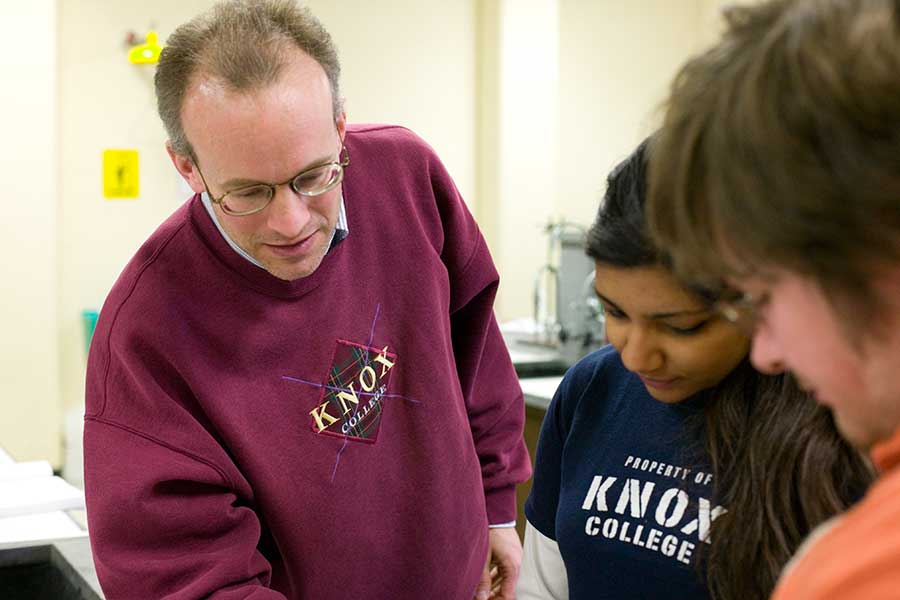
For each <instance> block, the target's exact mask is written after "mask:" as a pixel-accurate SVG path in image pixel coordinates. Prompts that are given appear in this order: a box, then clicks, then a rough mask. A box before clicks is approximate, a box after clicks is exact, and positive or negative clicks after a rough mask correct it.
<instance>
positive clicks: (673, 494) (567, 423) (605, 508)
mask: <svg viewBox="0 0 900 600" xmlns="http://www.w3.org/2000/svg"><path fill="white" fill-rule="evenodd" d="M647 145H648V142H647V141H645V142H644V143H643V144H641V145H640V146H639V147H638V148H637V150H636V151H635V152H634V153H633V154H632V155H631V156H630V157H628V158H627V159H626V160H625V161H624V162H623V163H622V164H620V165H619V166H618V167H616V169H615V170H614V171H613V172H612V174H611V175H610V176H609V179H608V184H609V185H608V189H607V192H606V197H605V199H604V202H603V204H602V206H601V207H600V210H599V212H598V215H597V219H596V221H595V222H594V225H593V226H592V228H591V230H590V232H589V235H588V244H587V253H588V255H589V256H590V257H591V258H593V259H594V261H595V262H596V277H595V288H596V292H597V296H598V298H599V300H600V303H601V304H602V306H603V309H604V312H605V315H606V330H607V337H608V339H609V342H610V345H609V346H606V347H604V348H602V349H600V350H598V351H596V352H594V353H592V354H590V355H588V356H587V357H585V358H584V359H582V360H581V361H580V362H579V363H578V364H576V365H575V366H573V367H572V368H571V369H570V370H569V372H568V373H567V374H566V376H565V377H564V379H563V381H562V383H561V384H560V386H559V389H558V390H557V392H556V394H555V396H554V398H553V401H552V402H551V404H550V406H549V408H548V410H547V416H546V417H545V419H544V423H543V426H542V429H541V435H540V441H539V443H538V450H537V457H536V466H535V472H534V483H533V487H532V490H531V495H530V496H529V498H528V501H527V503H526V505H525V515H526V517H527V519H528V524H527V529H526V534H525V556H524V562H523V565H522V573H521V576H520V580H519V588H518V597H519V598H520V600H527V599H532V598H572V599H576V598H590V599H591V600H596V599H598V598H608V599H615V600H622V599H629V598H679V599H680V598H715V599H716V600H753V599H757V598H760V599H762V598H767V597H768V596H769V593H770V592H771V590H772V588H773V586H774V583H775V580H776V578H777V577H778V574H779V572H780V570H781V569H782V567H783V566H784V565H785V563H786V562H787V561H788V559H789V557H790V556H791V554H792V553H793V552H794V551H795V550H796V549H797V546H798V545H799V544H800V542H801V541H802V540H803V538H804V537H805V536H806V535H807V534H808V533H809V532H810V530H811V529H812V528H814V527H815V526H816V525H818V524H820V523H822V522H823V521H825V520H826V519H828V518H830V517H832V516H833V515H835V514H837V513H838V512H840V511H842V510H844V509H846V508H847V507H848V505H850V504H851V503H852V502H853V501H855V500H856V499H857V498H859V497H861V496H862V494H863V492H864V491H865V488H866V487H867V486H868V484H869V482H870V481H871V479H872V476H873V473H872V470H871V467H870V466H869V464H868V463H867V461H866V460H865V459H864V458H863V457H862V456H861V455H860V454H859V453H857V452H856V451H855V450H853V449H852V448H851V447H850V446H849V445H847V444H846V443H845V442H844V441H843V440H842V439H841V438H840V436H839V435H838V433H837V431H836V429H835V427H834V424H833V422H832V420H831V416H830V414H829V412H828V411H827V410H825V409H823V408H822V407H819V406H817V405H816V403H815V402H814V401H813V399H812V398H810V397H809V396H808V394H806V393H805V392H804V391H803V390H802V389H800V387H799V386H798V384H797V382H795V381H794V380H792V379H791V378H790V376H787V375H778V376H771V375H764V374H761V373H759V372H757V371H755V370H754V369H753V368H752V367H751V366H750V364H749V361H748V353H749V347H750V342H749V337H748V335H747V332H744V331H741V330H740V329H739V328H737V327H735V326H734V325H733V324H731V323H729V322H728V321H727V320H726V319H724V318H722V317H721V316H720V315H719V313H718V312H717V310H716V301H717V300H718V299H719V298H720V297H721V296H722V295H723V294H724V293H725V290H724V288H720V289H706V288H704V289H700V288H689V287H686V286H685V285H683V284H682V283H680V282H679V281H678V280H676V278H675V277H674V275H673V274H672V272H671V271H670V268H669V259H668V256H667V255H666V253H665V252H664V251H662V250H661V249H659V248H656V247H654V245H653V244H652V243H651V242H650V240H649V237H648V233H647V227H646V222H645V219H644V199H645V191H646V181H647V174H646V153H647Z"/></svg>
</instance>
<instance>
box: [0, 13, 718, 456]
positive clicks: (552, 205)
mask: <svg viewBox="0 0 900 600" xmlns="http://www.w3.org/2000/svg"><path fill="white" fill-rule="evenodd" d="M211 4H212V0H157V1H155V2H152V3H147V2H138V1H136V0H123V1H121V2H108V1H106V0H56V1H55V2H54V1H53V0H40V1H35V2H30V3H2V8H0V18H3V20H4V22H5V23H9V22H12V23H15V25H14V26H10V27H8V28H7V29H8V31H7V39H8V40H10V41H17V37H16V36H20V37H21V38H22V39H21V40H20V41H19V43H17V44H10V45H9V47H19V48H28V52H27V55H26V56H23V57H18V56H15V57H14V56H12V55H11V54H9V53H8V54H7V55H5V56H4V57H3V59H0V60H3V61H4V62H3V65H4V66H5V67H6V70H5V73H8V74H9V75H10V80H13V81H17V82H22V86H21V88H22V89H25V90H27V91H28V93H27V95H22V94H20V95H10V94H4V95H3V96H2V99H0V102H2V108H3V109H5V110H2V111H0V114H3V118H4V119H5V120H4V126H3V131H4V133H6V132H10V133H9V134H7V135H11V136H12V139H14V140H16V141H15V142H14V143H12V144H10V143H7V144H5V145H4V150H3V152H5V153H6V154H5V155H4V160H3V161H0V168H2V169H4V174H5V175H6V177H5V180H7V181H11V182H13V185H14V189H15V193H14V194H13V197H15V198H16V199H17V200H19V201H18V202H17V203H16V204H15V205H14V206H11V207H9V210H10V213H9V214H10V217H9V218H10V220H11V222H13V223H14V225H15V226H14V227H13V228H12V230H13V231H12V233H11V234H8V235H7V236H4V239H3V241H2V242H0V243H2V244H4V246H2V247H0V250H2V251H3V253H4V255H5V256H7V257H8V259H7V260H6V261H5V262H4V267H3V269H4V271H3V275H4V280H5V281H6V283H5V284H4V285H5V288H4V289H5V293H4V295H3V296H4V297H3V302H4V307H5V308H6V314H7V315H8V316H9V315H11V317H10V318H9V320H10V323H9V324H7V328H6V330H5V333H6V336H5V345H4V347H3V358H4V359H5V360H4V361H3V363H2V367H0V379H2V381H3V383H2V384H0V392H2V393H3V395H2V396H0V444H2V445H7V446H12V447H13V448H12V449H13V450H14V451H15V452H16V454H18V455H19V456H20V457H22V458H33V457H34V458H36V457H44V458H50V459H51V460H52V461H54V462H55V463H56V464H58V461H59V456H60V453H59V446H60V436H59V429H60V422H61V416H60V415H61V412H62V411H63V410H69V411H77V410H78V407H80V406H81V404H82V401H83V386H84V374H83V373H84V365H85V356H84V348H83V345H84V344H83V335H82V322H81V314H80V313H81V310H82V309H84V308H97V307H99V306H100V305H101V303H102V302H103V299H104V298H105V296H106V293H107V291H108V290H109V287H110V286H111V285H112V283H113V281H114V280H115V278H116V276H117V275H118V273H119V272H120V270H121V269H122V267H123V266H124V264H125V262H126V261H127V260H128V259H129V258H130V256H131V255H132V254H133V253H134V251H135V250H136V249H137V247H138V246H139V244H140V243H141V242H142V241H143V240H144V239H145V238H146V237H147V235H148V234H149V233H150V232H151V231H152V230H153V229H154V228H155V227H156V225H157V224H158V223H159V222H160V221H162V220H163V219H164V218H165V217H166V216H167V215H168V214H169V213H171V211H172V210H173V209H174V208H175V207H177V206H178V205H179V204H180V203H181V202H183V200H184V199H185V197H186V196H185V194H186V189H185V187H184V186H183V185H182V184H181V182H180V181H179V179H178V177H177V175H176V174H175V172H174V169H172V167H171V165H170V164H169V162H168V159H167V157H166V155H165V153H164V151H163V142H164V137H165V136H164V133H163V130H162V127H161V125H160V124H159V121H158V117H157V116H156V112H155V101H154V98H153V86H152V73H153V68H152V67H146V66H134V65H131V64H129V63H128V62H127V60H126V57H125V54H126V47H125V42H124V40H125V35H126V32H127V31H129V30H133V31H135V32H136V33H139V34H144V33H145V32H146V30H147V29H148V28H150V27H151V26H153V27H155V28H156V29H157V30H158V31H159V33H160V37H161V39H165V37H166V36H167V35H168V34H169V33H171V31H172V29H173V28H174V27H175V26H176V25H177V24H178V23H180V22H182V21H184V20H186V19H187V18H189V17H190V16H192V15H194V14H196V13H197V12H199V11H201V10H204V9H205V8H207V7H209V6H210V5H211ZM309 4H310V6H311V8H312V9H313V11H314V12H315V13H316V14H317V15H319V17H320V18H321V19H322V20H323V22H324V23H325V25H326V27H327V28H328V29H329V30H330V31H331V32H332V34H333V36H334V38H335V40H336V42H337V45H338V48H339V51H340V54H341V59H342V62H343V65H344V74H343V86H344V94H345V96H346V97H347V108H348V113H349V117H350V120H351V122H354V121H355V122H364V121H382V122H397V123H402V124H405V125H407V126H409V127H411V128H412V129H414V130H415V131H417V132H418V133H420V134H421V135H422V136H423V137H425V139H427V140H428V141H429V142H430V143H431V144H432V145H433V146H434V147H435V148H436V150H437V151H438V153H439V154H440V155H441V156H442V157H443V159H444V161H445V162H446V164H447V166H448V168H449V170H450V172H451V173H452V174H453V175H454V177H455V179H456V181H457V184H458V185H459V188H460V189H461V191H462V192H463V194H464V196H465V197H466V198H467V200H468V202H469V204H470V206H471V207H472V208H473V210H474V212H475V214H476V216H477V217H478V219H479V221H480V222H481V223H482V226H483V228H484V230H485V235H486V237H487V238H488V241H489V243H490V245H491V248H492V250H493V251H494V253H495V256H496V259H497V265H498V268H499V270H500V272H501V276H502V278H503V283H502V285H501V291H500V296H499V298H498V305H497V307H498V313H499V315H500V317H501V319H509V318H513V317H519V316H525V315H527V314H528V313H529V311H530V294H531V281H532V277H533V273H534V269H535V268H536V267H537V265H538V264H540V263H541V262H542V261H543V260H544V258H545V248H546V244H545V241H544V239H543V236H542V234H541V227H542V226H543V225H544V224H545V223H546V221H547V219H548V218H550V217H551V216H557V217H560V216H561V217H565V218H568V219H572V220H576V221H579V222H582V223H585V224H587V223H589V221H590V219H591V217H592V216H593V212H594V210H595V208H596V206H597V202H598V200H599V198H600V196H601V195H602V192H603V188H604V178H605V175H606V172H607V171H608V170H609V168H610V167H611V166H612V165H613V164H614V163H615V162H616V161H617V160H619V159H620V158H622V157H623V156H624V155H625V154H627V153H628V151H629V150H630V149H631V148H632V147H633V146H634V145H635V144H636V143H637V142H638V141H639V140H640V139H641V138H642V137H643V136H644V135H645V134H646V133H648V132H649V131H650V130H651V129H652V126H653V123H654V114H655V110H656V107H657V105H658V103H659V102H660V101H661V100H662V96H663V93H664V90H665V87H666V85H667V82H668V80H669V78H670V77H671V75H672V74H673V72H674V69H675V68H676V66H677V65H678V64H679V63H680V62H681V61H682V60H683V59H684V58H685V57H686V56H687V55H688V54H689V53H690V52H692V51H693V50H694V49H696V48H697V47H698V46H699V44H700V43H701V42H703V41H708V40H709V39H711V38H712V35H711V34H710V33H709V32H708V31H709V25H707V24H706V22H707V21H709V20H714V15H715V10H716V8H717V6H718V4H719V2H718V0H634V1H632V2H618V1H613V0H447V1H438V0H378V1H369V0H341V1H339V2H335V1H333V0H313V1H311V2H309ZM15 19H18V20H15ZM57 45H58V49H57V48H56V46H57ZM57 113H58V118H57ZM57 123H58V126H57ZM107 148H133V149H137V150H138V151H139V152H140V160H141V162H140V170H141V182H140V183H141V195H140V198H138V199H136V200H105V199H104V198H103V196H102V190H101V171H100V167H101V153H102V151H103V150H104V149H107ZM48 149H50V151H48ZM48 173H49V175H48ZM18 181H22V182H23V183H21V184H18V183H16V182H18ZM19 188H21V189H19ZM12 258H16V259H17V261H16V262H13V260H12ZM26 277H27V278H28V281H29V285H28V286H24V285H22V283H21V282H24V281H25V278H26Z"/></svg>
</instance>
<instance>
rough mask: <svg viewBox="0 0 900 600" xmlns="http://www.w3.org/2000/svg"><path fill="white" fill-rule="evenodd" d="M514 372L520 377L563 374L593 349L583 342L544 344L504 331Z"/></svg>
mask: <svg viewBox="0 0 900 600" xmlns="http://www.w3.org/2000/svg"><path fill="white" fill-rule="evenodd" d="M503 339H504V341H505V342H506V347H507V349H509V357H510V358H511V359H512V363H513V366H514V367H515V369H516V374H517V375H518V376H519V377H520V378H521V377H546V376H550V375H563V374H564V373H565V372H566V371H567V370H568V368H569V367H571V366H572V365H573V364H575V362H577V361H578V359H579V358H581V357H582V356H584V355H585V354H587V353H588V352H590V351H591V350H593V349H594V346H590V347H588V346H585V345H584V344H583V343H570V344H565V345H562V344H544V343H540V342H536V341H534V340H533V339H531V338H529V337H527V336H521V335H511V334H508V333H504V335H503Z"/></svg>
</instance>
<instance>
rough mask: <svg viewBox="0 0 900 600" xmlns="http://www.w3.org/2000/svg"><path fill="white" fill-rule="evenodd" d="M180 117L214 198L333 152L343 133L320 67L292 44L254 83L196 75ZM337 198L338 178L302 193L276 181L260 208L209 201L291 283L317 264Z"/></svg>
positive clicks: (199, 186) (184, 165)
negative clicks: (274, 73)
mask: <svg viewBox="0 0 900 600" xmlns="http://www.w3.org/2000/svg"><path fill="white" fill-rule="evenodd" d="M181 115H182V123H183V127H184V131H185V134H186V135H187V139H188V140H189V141H190V143H191V145H192V146H193V148H194V153H195V155H196V157H197V163H198V165H197V166H199V168H200V169H202V171H203V176H204V177H205V178H206V184H207V185H208V186H209V192H210V194H212V196H214V197H216V198H218V197H221V196H222V195H223V194H225V193H226V192H229V191H231V190H235V189H237V188H241V187H245V186H247V185H251V184H254V183H280V182H283V181H288V180H289V179H291V178H292V177H294V176H295V175H297V174H299V173H300V172H302V171H304V170H306V169H309V168H310V167H313V166H317V165H321V164H324V163H327V162H331V161H336V160H339V158H338V156H339V153H340V150H341V145H342V141H343V137H344V131H345V122H344V117H343V115H341V117H340V118H338V119H337V122H335V119H334V115H333V109H332V99H331V88H330V86H329V83H328V78H327V76H326V75H325V72H324V71H323V69H322V68H321V66H320V65H319V64H318V63H316V62H315V61H314V60H313V59H311V58H310V57H309V56H307V55H306V54H304V53H302V52H300V51H299V50H294V51H291V53H290V54H289V57H288V64H287V65H286V67H285V68H284V70H283V71H282V73H281V75H280V77H279V79H278V81H277V82H276V83H274V84H272V85H270V86H268V87H265V88H263V89H260V90H255V91H251V92H236V91H234V90H231V89H228V88H227V87H226V86H225V85H224V84H223V83H222V82H221V81H220V80H218V79H214V78H210V77H208V76H205V75H203V74H200V75H199V76H197V77H195V78H194V80H193V81H192V82H191V84H190V86H189V87H188V90H187V94H186V96H185V101H184V105H183V107H182V111H181ZM170 154H171V152H170ZM172 158H173V162H175V165H176V168H178V170H179V171H180V172H181V173H182V175H183V176H184V177H185V179H186V180H187V181H188V183H189V184H190V185H191V187H192V189H193V190H194V191H195V192H201V191H204V184H203V181H202V180H201V178H200V176H199V173H198V171H197V166H195V165H193V164H192V163H191V162H190V161H189V160H187V159H185V158H184V157H178V156H175V155H173V157H172ZM340 199H341V186H337V187H335V188H334V189H332V190H330V191H328V192H326V193H324V194H322V195H320V196H315V197H308V196H300V195H298V194H296V193H295V192H294V191H293V190H292V189H291V188H290V186H288V185H282V186H279V187H278V189H277V191H276V193H275V196H274V198H273V199H272V201H271V203H270V204H269V205H268V206H266V208H265V209H263V210H262V211H260V212H258V213H255V214H252V215H245V216H233V215H229V214H226V213H225V212H224V211H223V210H222V207H221V206H219V205H218V204H215V205H214V208H215V210H216V214H217V216H218V218H219V222H220V223H221V224H222V227H223V228H224V229H225V231H226V232H227V233H228V235H229V236H230V237H231V239H232V240H234V242H235V243H237V245H238V246H240V247H241V248H242V249H243V250H244V251H245V252H247V253H248V254H249V255H250V256H252V257H253V258H255V259H256V260H257V261H259V263H260V264H262V265H263V266H264V267H265V268H266V270H267V271H269V272H270V273H271V274H272V275H274V276H276V277H278V278H280V279H285V280H288V281H291V280H294V279H298V278H300V277H306V276H307V275H310V274H311V273H313V272H314V271H315V270H316V269H317V268H318V266H319V264H320V263H321V262H322V258H323V257H324V256H325V252H326V251H327V249H328V244H329V243H330V240H331V236H332V233H333V232H334V228H335V225H336V223H337V218H338V212H339V210H340Z"/></svg>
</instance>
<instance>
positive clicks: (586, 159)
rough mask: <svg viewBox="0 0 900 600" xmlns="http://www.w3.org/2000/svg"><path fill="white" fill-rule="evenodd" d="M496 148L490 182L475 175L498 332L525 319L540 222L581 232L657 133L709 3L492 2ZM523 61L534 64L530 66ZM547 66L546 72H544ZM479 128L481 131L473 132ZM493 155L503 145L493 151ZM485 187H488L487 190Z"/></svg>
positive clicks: (489, 124) (540, 255) (541, 253)
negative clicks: (500, 11) (496, 286)
mask: <svg viewBox="0 0 900 600" xmlns="http://www.w3.org/2000/svg"><path fill="white" fill-rule="evenodd" d="M496 1H497V2H500V3H501V4H502V6H503V7H504V8H505V10H506V11H507V15H506V18H503V19H501V20H500V24H499V25H498V26H496V27H495V29H497V30H499V31H500V37H501V40H506V41H504V42H503V43H501V44H499V50H495V51H496V52H497V53H498V54H499V65H498V71H499V74H495V76H497V77H498V79H499V81H500V82H501V85H500V86H499V91H498V92H497V93H496V96H497V98H498V99H495V100H493V101H492V100H491V99H487V100H482V102H493V103H494V104H496V105H497V106H496V108H494V109H493V110H494V112H495V113H496V114H498V115H500V118H498V119H496V120H493V121H491V120H490V119H487V120H483V127H486V128H487V130H486V131H488V132H491V133H492V134H493V136H491V135H490V134H487V133H485V132H482V133H481V135H482V137H483V138H484V137H487V138H488V139H489V140H490V139H498V140H500V142H501V146H500V152H499V155H500V156H499V163H500V164H501V166H502V168H501V169H500V171H499V172H498V173H496V174H494V173H493V172H492V171H491V169H492V168H493V163H489V162H488V161H487V158H488V157H487V156H486V157H485V162H484V163H482V167H483V168H484V169H485V170H486V171H485V174H484V175H483V176H482V179H481V180H480V181H481V188H480V189H482V190H486V191H490V192H492V193H493V194H494V195H495V196H496V197H497V198H499V202H498V203H497V204H490V203H491V202H492V201H493V200H494V197H493V196H489V195H487V194H485V196H484V197H483V198H482V200H483V201H484V202H485V203H487V204H486V206H482V207H481V213H480V216H481V217H482V219H483V222H484V223H486V224H487V225H488V228H487V233H488V234H489V239H490V242H491V245H492V246H491V247H492V250H493V251H494V254H495V258H496V260H497V263H498V268H499V270H500V273H501V278H502V282H501V287H500V292H499V294H498V300H497V311H498V313H499V315H500V317H501V320H506V319H513V318H519V317H527V316H530V315H531V312H532V300H531V298H532V285H533V283H532V282H533V278H534V273H535V271H536V269H537V268H538V267H539V266H540V265H541V264H543V263H544V262H545V261H546V259H547V243H546V240H545V238H544V236H543V234H541V227H542V225H544V224H546V223H547V220H548V219H550V218H553V219H555V220H559V219H565V220H568V221H574V222H576V223H580V224H582V225H585V226H587V225H590V223H591V221H592V219H593V216H594V214H595V212H596V209H597V207H598V205H599V202H600V199H601V198H602V195H603V192H604V191H605V189H606V175H607V173H608V172H609V170H610V169H611V168H612V167H613V166H615V164H616V163H618V162H619V161H620V160H621V159H623V158H624V157H625V156H626V155H627V154H628V153H629V152H630V151H631V150H632V149H633V148H634V147H635V146H636V145H637V144H638V142H640V140H641V139H643V138H644V137H645V136H646V135H647V134H649V133H650V132H651V131H652V130H653V129H654V127H655V126H656V124H657V123H658V121H659V116H660V114H659V107H660V104H661V103H662V101H663V100H664V98H665V94H666V92H667V89H668V85H669V82H670V80H671V79H672V77H673V75H674V74H675V72H676V70H677V68H678V67H679V65H680V64H681V63H682V62H683V61H684V60H685V59H686V58H687V57H688V56H689V55H691V54H692V53H694V52H695V51H696V50H697V49H699V48H700V47H701V40H702V39H703V38H704V35H705V34H703V32H704V31H705V30H706V25H705V24H704V23H705V21H704V18H705V15H706V12H704V11H707V12H708V10H707V8H706V6H705V4H703V2H708V1H709V0H702V1H700V0H696V1H695V0H677V1H674V0H631V1H629V2H616V1H612V0H496ZM532 54H534V55H532ZM548 60H552V61H553V62H552V63H551V64H548V62H547V61H548ZM485 121H486V122H485ZM504 143H505V144H504ZM492 176H495V177H497V178H498V181H497V182H491V181H490V178H491V177H492Z"/></svg>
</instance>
